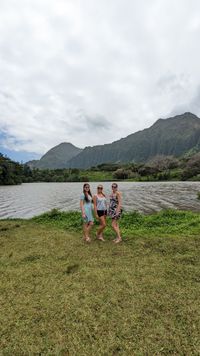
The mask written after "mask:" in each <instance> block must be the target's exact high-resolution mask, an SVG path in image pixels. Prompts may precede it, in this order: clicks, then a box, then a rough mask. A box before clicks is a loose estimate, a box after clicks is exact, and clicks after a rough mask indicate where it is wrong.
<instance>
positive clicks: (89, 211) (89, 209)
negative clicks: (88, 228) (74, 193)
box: [80, 193, 94, 222]
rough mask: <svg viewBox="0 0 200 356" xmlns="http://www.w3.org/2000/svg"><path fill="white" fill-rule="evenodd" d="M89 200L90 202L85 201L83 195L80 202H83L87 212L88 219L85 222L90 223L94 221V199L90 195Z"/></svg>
mask: <svg viewBox="0 0 200 356" xmlns="http://www.w3.org/2000/svg"><path fill="white" fill-rule="evenodd" d="M88 199H89V201H88V202H87V201H86V200H85V195H84V194H83V193H82V194H81V197H80V200H83V204H84V211H85V215H86V217H85V219H84V221H85V222H90V221H93V220H94V218H93V215H92V197H91V196H90V195H88Z"/></svg>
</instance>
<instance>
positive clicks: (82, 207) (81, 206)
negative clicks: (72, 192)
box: [80, 200, 85, 218]
mask: <svg viewBox="0 0 200 356" xmlns="http://www.w3.org/2000/svg"><path fill="white" fill-rule="evenodd" d="M80 208H81V212H82V217H83V218H84V217H85V209H84V203H83V200H80Z"/></svg>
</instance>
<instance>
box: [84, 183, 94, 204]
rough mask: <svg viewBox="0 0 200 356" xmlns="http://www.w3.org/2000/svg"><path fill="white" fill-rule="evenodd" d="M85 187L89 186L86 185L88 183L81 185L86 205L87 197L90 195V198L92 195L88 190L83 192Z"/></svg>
mask: <svg viewBox="0 0 200 356" xmlns="http://www.w3.org/2000/svg"><path fill="white" fill-rule="evenodd" d="M86 185H89V184H88V183H85V184H83V194H84V196H85V201H86V202H87V203H89V199H88V195H90V196H91V198H92V193H91V190H90V189H89V190H88V192H86V191H85V187H86Z"/></svg>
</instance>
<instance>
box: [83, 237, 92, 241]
mask: <svg viewBox="0 0 200 356" xmlns="http://www.w3.org/2000/svg"><path fill="white" fill-rule="evenodd" d="M83 240H84V241H85V242H91V239H90V237H89V236H86V237H84V238H83Z"/></svg>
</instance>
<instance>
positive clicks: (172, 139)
mask: <svg viewBox="0 0 200 356" xmlns="http://www.w3.org/2000/svg"><path fill="white" fill-rule="evenodd" d="M192 149H195V151H198V150H200V119H199V118H198V117H197V116H196V115H194V114H191V113H189V112H186V113H185V114H182V115H177V116H175V117H170V118H168V119H159V120H157V121H156V122H155V123H154V124H153V125H152V126H151V127H150V128H147V129H144V130H142V131H138V132H136V133H133V134H131V135H129V136H127V137H125V138H122V139H120V140H118V141H115V142H113V143H110V144H105V145H99V146H94V147H86V148H84V149H83V150H82V151H81V152H80V153H79V154H78V155H76V156H75V157H73V158H72V159H70V160H69V161H68V162H67V167H70V168H74V167H76V168H89V167H92V166H96V165H98V164H101V163H106V162H146V161H148V160H149V159H151V158H152V157H154V156H156V155H173V156H176V157H178V156H181V155H183V154H185V153H186V152H187V151H189V150H192Z"/></svg>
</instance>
